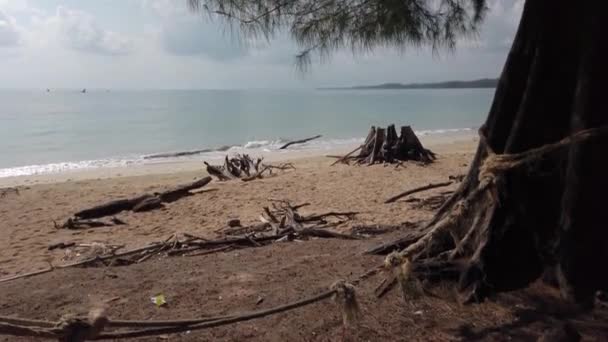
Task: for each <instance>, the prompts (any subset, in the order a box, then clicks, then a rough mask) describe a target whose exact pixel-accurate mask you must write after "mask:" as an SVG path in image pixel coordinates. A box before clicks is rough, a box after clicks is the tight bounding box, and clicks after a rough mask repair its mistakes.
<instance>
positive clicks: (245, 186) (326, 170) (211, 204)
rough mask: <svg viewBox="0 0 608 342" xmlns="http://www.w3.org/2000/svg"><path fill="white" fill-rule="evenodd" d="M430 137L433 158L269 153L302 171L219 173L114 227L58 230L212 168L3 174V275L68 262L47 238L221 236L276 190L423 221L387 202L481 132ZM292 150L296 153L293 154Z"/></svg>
mask: <svg viewBox="0 0 608 342" xmlns="http://www.w3.org/2000/svg"><path fill="white" fill-rule="evenodd" d="M425 143H426V144H427V146H429V147H430V148H432V149H433V150H434V151H436V152H437V153H438V154H439V159H438V161H437V162H436V163H434V164H431V165H428V166H420V165H417V164H414V163H411V164H406V165H405V167H399V168H395V167H393V166H383V165H374V166H370V167H368V166H346V165H336V166H333V167H331V166H330V164H331V163H332V162H333V159H330V158H327V157H325V156H324V155H318V153H317V155H316V156H315V155H314V154H312V153H300V154H284V155H282V156H284V157H285V159H282V158H277V157H276V156H275V157H274V158H272V156H271V157H270V158H268V156H266V157H267V159H266V160H269V162H277V163H278V162H279V161H282V162H285V161H289V162H292V163H293V164H294V165H295V167H296V170H290V171H285V172H279V173H275V174H274V175H273V176H272V177H269V178H264V179H260V180H256V181H252V182H247V183H245V182H238V181H237V182H234V181H230V182H218V181H213V182H212V183H211V184H209V185H208V186H206V187H205V188H204V189H203V191H202V193H200V194H198V195H196V196H192V197H189V198H185V199H183V200H180V201H177V202H175V203H171V204H170V205H168V206H167V207H165V208H163V209H162V210H156V211H152V212H148V213H137V214H136V213H132V212H125V213H121V214H120V215H118V217H119V218H120V219H122V220H124V221H125V222H127V223H128V225H126V226H122V227H116V228H99V229H89V230H78V231H70V230H57V229H55V228H54V225H53V221H55V222H58V223H62V222H64V221H65V220H66V219H67V218H69V217H70V216H72V215H73V213H75V212H76V211H78V210H81V209H85V208H87V207H91V206H94V205H97V204H101V203H104V202H107V201H110V200H114V199H120V198H125V197H132V196H134V195H137V194H143V193H149V192H155V191H160V190H162V189H165V188H168V187H172V186H176V185H179V184H182V183H188V182H190V181H192V180H194V179H197V178H201V177H203V176H206V175H207V173H206V172H205V171H204V165H203V164H202V162H200V161H199V162H196V161H188V162H182V163H161V164H153V165H146V166H140V167H132V168H116V169H94V170H88V171H80V172H69V173H58V174H47V175H38V176H23V177H14V178H7V179H0V187H7V186H12V187H16V188H17V189H18V191H19V193H18V194H16V193H14V192H7V193H6V195H5V196H4V197H3V198H2V199H1V200H0V220H1V222H2V223H1V224H0V225H1V227H2V233H3V234H4V236H5V237H7V238H6V239H2V241H1V242H0V275H8V274H13V273H16V272H23V271H27V270H31V269H36V268H44V267H45V266H46V265H47V264H48V262H49V261H50V262H52V263H58V262H60V261H61V259H62V258H63V257H64V256H63V251H54V252H49V251H47V250H46V247H47V246H49V245H51V244H54V243H59V242H75V243H91V242H101V243H105V244H114V245H117V244H125V245H126V246H125V247H127V248H128V247H133V246H139V245H143V244H147V243H150V242H153V241H156V240H159V239H163V238H166V237H167V236H168V235H170V234H172V233H175V232H187V233H191V234H196V235H199V236H205V237H213V236H214V233H213V232H214V231H215V230H217V229H218V228H221V227H223V226H225V224H226V222H227V221H228V220H229V219H231V218H238V219H240V220H241V221H242V223H243V224H250V223H253V222H257V221H258V217H259V215H260V214H261V210H262V208H263V207H264V206H266V205H268V199H271V198H274V199H286V200H289V201H291V202H293V203H304V202H310V203H311V206H310V207H307V208H306V210H307V211H309V212H319V211H327V210H336V211H345V210H346V211H347V210H351V211H361V212H363V214H361V215H359V216H358V217H357V219H356V221H353V222H351V225H352V224H357V223H378V224H394V223H400V222H403V221H408V220H409V221H416V220H419V219H421V218H422V217H424V216H425V215H426V213H424V212H408V211H404V209H403V206H400V205H384V204H382V202H383V201H384V200H385V199H386V198H388V197H390V196H391V195H394V194H396V193H399V192H400V191H403V190H406V189H408V188H411V187H416V186H419V185H424V184H427V183H432V182H437V181H445V180H447V179H448V177H449V176H450V175H459V174H463V173H465V172H466V170H467V166H468V163H469V161H470V160H471V158H472V153H473V151H474V148H475V146H476V145H475V138H473V137H469V138H467V139H460V140H457V141H453V142H445V141H443V140H438V141H432V140H429V141H426V142H425ZM348 149H350V147H349V148H348ZM348 149H344V150H331V151H323V154H330V155H332V154H341V153H344V152H345V151H347V150H348ZM294 156H297V157H298V158H295V159H294ZM432 193H433V192H429V194H432ZM341 228H342V229H346V228H348V226H344V227H341Z"/></svg>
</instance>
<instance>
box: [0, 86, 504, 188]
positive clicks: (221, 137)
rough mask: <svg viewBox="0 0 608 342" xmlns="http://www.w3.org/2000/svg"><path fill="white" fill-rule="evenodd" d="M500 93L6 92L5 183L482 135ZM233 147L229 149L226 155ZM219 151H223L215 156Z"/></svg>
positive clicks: (0, 113) (0, 165) (1, 137)
mask: <svg viewBox="0 0 608 342" xmlns="http://www.w3.org/2000/svg"><path fill="white" fill-rule="evenodd" d="M493 93H494V90H493V89H445V90H191V91H188V90H185V91H183V90H175V91H170V90H150V91H116V90H112V91H108V90H91V91H88V92H87V93H86V94H82V93H80V92H79V91H76V90H60V91H59V90H58V91H51V92H46V91H41V90H0V104H1V107H0V177H8V176H17V175H31V174H40V173H49V172H61V171H64V170H71V169H80V168H95V167H110V166H124V165H131V164H141V163H152V162H159V161H163V160H169V159H172V158H173V159H175V158H174V157H171V158H170V157H164V158H163V157H162V155H161V157H158V158H150V157H151V156H153V155H156V154H163V153H167V152H181V151H196V150H203V151H202V152H201V153H198V154H191V155H188V156H184V157H181V158H195V159H204V158H213V157H219V156H220V155H224V154H225V153H226V148H228V147H230V146H232V147H233V149H236V148H238V149H240V150H250V151H251V152H252V153H255V151H256V149H263V150H266V151H268V150H271V151H272V150H275V149H278V147H279V146H280V144H281V143H282V142H285V141H288V140H292V139H297V138H305V137H309V136H314V135H317V134H322V135H323V138H322V139H319V140H316V141H313V142H311V143H309V144H306V145H299V146H295V148H296V149H308V150H310V149H329V148H333V147H337V146H340V145H347V144H350V145H352V144H353V143H355V142H358V141H360V140H362V139H363V137H364V136H365V135H366V134H367V132H368V130H369V127H370V126H371V125H380V126H385V125H388V124H391V123H395V124H396V125H397V126H400V125H406V124H407V125H411V126H413V128H414V129H415V130H416V131H417V132H419V133H420V134H442V133H445V132H458V131H464V130H468V129H474V128H476V127H478V126H479V125H480V124H481V123H482V122H483V120H484V119H485V116H486V114H487V111H488V109H489V106H490V102H491V100H492V96H493ZM223 146H226V147H224V148H220V147H223ZM217 148H220V151H211V150H215V149H217Z"/></svg>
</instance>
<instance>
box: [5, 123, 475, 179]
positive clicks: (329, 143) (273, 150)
mask: <svg viewBox="0 0 608 342" xmlns="http://www.w3.org/2000/svg"><path fill="white" fill-rule="evenodd" d="M470 131H472V129H471V128H447V129H435V130H420V131H416V134H417V135H419V136H429V135H458V134H461V133H467V132H470ZM286 141H287V140H284V139H278V140H253V141H249V142H247V143H245V144H243V145H242V146H233V147H231V148H230V149H228V150H226V151H210V152H203V153H200V154H196V155H188V156H179V157H167V158H156V159H146V158H144V157H145V156H135V157H125V158H108V159H99V160H85V161H75V162H60V163H50V164H41V165H28V166H19V167H11V168H4V169H0V178H3V177H15V176H30V175H41V174H52V173H62V172H68V171H77V170H87V169H98V168H111V167H129V166H133V165H142V164H159V163H171V162H176V161H202V160H205V161H208V162H210V163H213V162H218V161H221V160H222V159H224V157H225V156H226V154H235V153H240V154H245V153H246V154H249V155H252V156H258V155H262V154H263V155H269V154H270V155H274V154H286V153H296V154H297V153H309V154H310V153H312V152H315V151H320V152H321V151H328V150H334V149H339V148H343V147H349V146H356V145H359V144H361V143H362V142H363V141H364V138H362V137H353V138H345V139H332V138H325V139H324V138H321V139H316V140H312V141H309V142H307V143H304V144H296V145H292V146H290V147H289V149H288V150H280V149H279V148H280V147H281V146H282V145H283V144H284V143H285V142H286Z"/></svg>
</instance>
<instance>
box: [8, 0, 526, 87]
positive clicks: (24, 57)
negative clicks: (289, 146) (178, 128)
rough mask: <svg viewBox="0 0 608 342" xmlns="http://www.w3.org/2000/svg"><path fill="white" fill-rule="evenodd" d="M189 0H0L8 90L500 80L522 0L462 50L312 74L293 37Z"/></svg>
mask: <svg viewBox="0 0 608 342" xmlns="http://www.w3.org/2000/svg"><path fill="white" fill-rule="evenodd" d="M186 2H187V0H63V1H62V0H0V88H4V89H7V88H8V89H21V88H55V89H56V88H71V89H78V88H90V89H91V88H110V89H249V88H274V89H276V88H281V89H284V88H314V87H327V86H350V85H361V84H378V83H385V82H402V83H409V82H436V81H444V80H469V79H478V78H485V77H497V76H498V75H499V74H500V71H501V69H502V66H503V64H504V61H505V59H506V56H507V53H508V49H509V46H510V43H511V41H512V39H513V36H514V34H515V30H516V28H517V24H518V22H519V18H520V15H521V10H522V6H523V0H489V7H490V11H489V13H488V15H487V18H486V21H485V23H484V24H483V26H482V28H481V31H480V32H479V34H478V35H477V37H475V38H473V39H467V40H463V41H460V42H459V43H458V46H457V48H456V49H455V50H454V51H440V52H439V53H433V52H432V51H430V50H429V49H427V48H422V49H410V48H407V47H406V48H405V49H394V48H381V49H376V50H375V51H373V52H371V53H366V54H363V55H361V54H359V55H356V56H354V55H353V54H352V53H351V52H350V51H337V52H336V53H334V54H333V56H332V58H331V59H329V60H328V61H324V62H322V63H320V62H316V61H314V60H313V64H312V67H311V68H310V69H309V70H308V71H307V72H305V73H302V72H299V71H298V70H297V69H296V68H295V63H294V62H295V55H296V54H297V53H298V51H299V49H298V46H296V45H295V44H294V43H293V42H292V41H291V40H290V39H289V37H288V36H287V35H279V36H278V37H276V38H275V39H274V40H273V41H270V42H266V41H259V42H257V43H255V44H244V43H243V42H242V39H239V37H238V34H235V33H233V32H230V30H229V29H227V26H226V25H225V24H223V23H222V22H221V21H216V20H214V21H209V20H208V19H207V18H206V17H203V16H201V15H200V14H195V13H191V12H190V11H189V10H188V8H187V6H186Z"/></svg>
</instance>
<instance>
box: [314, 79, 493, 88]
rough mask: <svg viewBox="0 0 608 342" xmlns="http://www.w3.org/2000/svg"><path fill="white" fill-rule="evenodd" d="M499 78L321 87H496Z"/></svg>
mask: <svg viewBox="0 0 608 342" xmlns="http://www.w3.org/2000/svg"><path fill="white" fill-rule="evenodd" d="M497 84H498V79H497V78H482V79H479V80H474V81H446V82H437V83H408V84H403V83H383V84H378V85H364V86H354V87H336V88H319V89H323V90H348V89H461V88H496V85H497Z"/></svg>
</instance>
